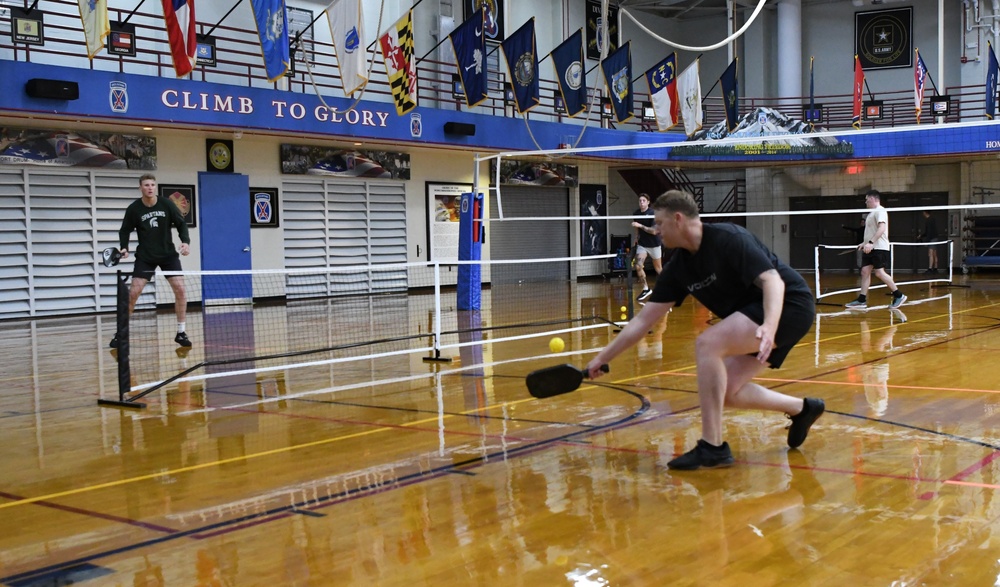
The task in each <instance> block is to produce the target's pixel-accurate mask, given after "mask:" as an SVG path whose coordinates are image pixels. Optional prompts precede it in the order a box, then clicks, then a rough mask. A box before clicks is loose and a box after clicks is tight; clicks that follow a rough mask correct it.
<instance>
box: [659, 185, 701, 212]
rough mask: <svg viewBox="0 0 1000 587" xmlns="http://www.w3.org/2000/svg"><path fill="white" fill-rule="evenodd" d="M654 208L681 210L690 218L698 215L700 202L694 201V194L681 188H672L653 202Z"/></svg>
mask: <svg viewBox="0 0 1000 587" xmlns="http://www.w3.org/2000/svg"><path fill="white" fill-rule="evenodd" d="M653 210H666V211H668V212H680V213H681V214H683V215H685V216H687V217H688V218H697V217H698V203H697V202H695V201H694V196H692V195H691V194H689V193H687V192H685V191H681V190H670V191H667V192H664V193H663V194H661V195H660V197H658V198H656V201H655V202H653Z"/></svg>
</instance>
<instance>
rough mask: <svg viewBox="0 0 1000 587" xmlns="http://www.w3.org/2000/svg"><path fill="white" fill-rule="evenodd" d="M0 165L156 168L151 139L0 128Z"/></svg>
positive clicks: (108, 134) (119, 135)
mask: <svg viewBox="0 0 1000 587" xmlns="http://www.w3.org/2000/svg"><path fill="white" fill-rule="evenodd" d="M0 164H3V165H46V166H51V167H101V168H104V169H138V170H144V171H145V170H150V171H152V170H155V169H156V139H155V138H154V137H145V136H136V135H124V134H111V133H96V132H79V133H77V132H73V131H59V130H47V129H37V128H10V127H0Z"/></svg>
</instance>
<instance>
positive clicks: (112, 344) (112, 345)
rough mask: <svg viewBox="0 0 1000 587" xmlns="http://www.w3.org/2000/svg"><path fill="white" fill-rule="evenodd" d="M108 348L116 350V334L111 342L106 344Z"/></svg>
mask: <svg viewBox="0 0 1000 587" xmlns="http://www.w3.org/2000/svg"><path fill="white" fill-rule="evenodd" d="M108 346H110V347H111V348H113V349H116V348H118V333H117V332H116V333H115V336H114V338H112V339H111V342H110V343H109V344H108Z"/></svg>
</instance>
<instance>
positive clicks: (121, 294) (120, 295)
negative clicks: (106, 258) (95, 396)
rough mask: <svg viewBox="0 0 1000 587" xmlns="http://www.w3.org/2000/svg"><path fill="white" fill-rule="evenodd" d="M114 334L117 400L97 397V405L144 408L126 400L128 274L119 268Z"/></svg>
mask: <svg viewBox="0 0 1000 587" xmlns="http://www.w3.org/2000/svg"><path fill="white" fill-rule="evenodd" d="M115 302H116V303H115V336H116V337H117V338H118V357H117V358H118V401H114V400H106V399H99V400H97V405H99V406H111V407H118V408H139V409H142V408H145V407H146V404H142V403H139V402H134V401H128V400H127V399H126V398H125V396H127V395H128V393H129V392H130V391H131V390H132V366H131V364H130V361H129V315H128V314H129V312H128V311H129V305H130V304H129V287H128V276H127V275H124V274H123V273H122V270H121V269H119V270H118V273H117V274H116V276H115Z"/></svg>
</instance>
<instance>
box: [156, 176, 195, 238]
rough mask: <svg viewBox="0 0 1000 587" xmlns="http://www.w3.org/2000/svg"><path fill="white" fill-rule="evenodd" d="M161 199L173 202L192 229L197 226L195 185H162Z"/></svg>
mask: <svg viewBox="0 0 1000 587" xmlns="http://www.w3.org/2000/svg"><path fill="white" fill-rule="evenodd" d="M160 197H161V198H164V199H167V200H170V201H171V202H173V203H174V204H175V205H176V206H177V209H178V210H180V211H181V216H183V217H184V222H186V223H187V225H188V226H189V227H190V228H194V227H195V226H197V225H198V224H197V220H198V215H197V214H196V211H195V202H194V186H193V185H169V184H160Z"/></svg>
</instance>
